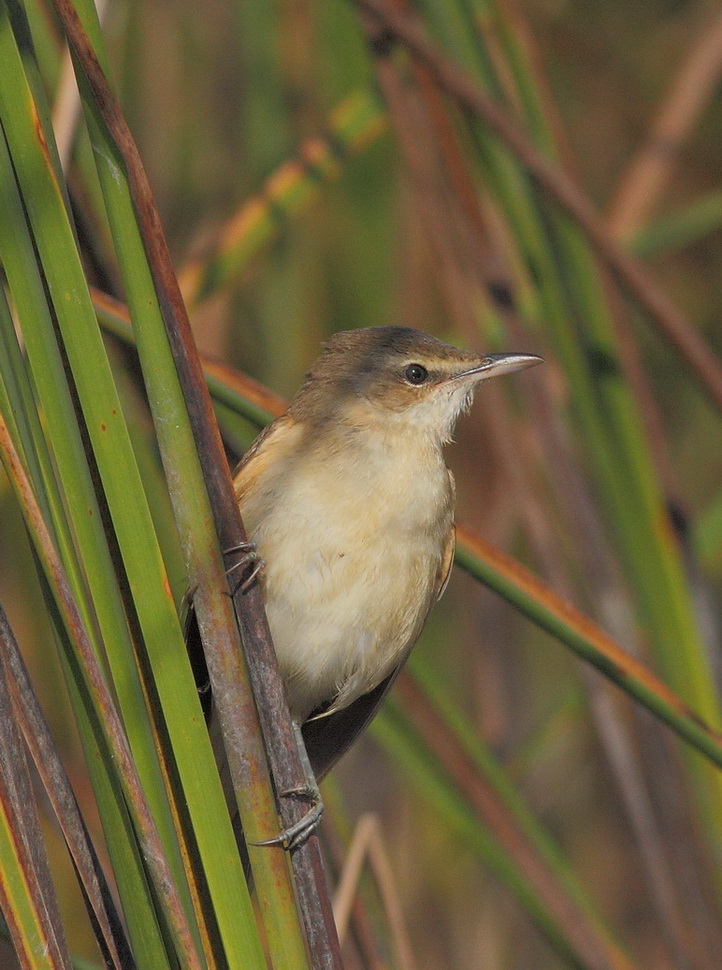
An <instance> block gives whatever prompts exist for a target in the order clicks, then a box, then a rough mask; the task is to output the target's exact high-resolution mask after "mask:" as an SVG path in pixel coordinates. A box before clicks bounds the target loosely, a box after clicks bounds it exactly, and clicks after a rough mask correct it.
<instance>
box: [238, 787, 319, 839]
mask: <svg viewBox="0 0 722 970" xmlns="http://www.w3.org/2000/svg"><path fill="white" fill-rule="evenodd" d="M281 798H306V799H308V800H309V801H310V803H311V804H310V806H309V809H308V811H307V812H306V813H305V815H303V816H302V818H300V819H299V820H298V821H297V822H294V823H293V825H289V826H288V828H287V829H284V830H283V832H279V834H278V835H275V836H274V837H273V838H272V839H264V840H263V842H254V843H253V845H282V846H283V848H284V849H288V850H290V849H297V848H298V847H299V846H300V845H303V843H304V842H305V841H306V839H308V838H309V836H311V835H313V833H314V832H315V831H316V828H317V827H318V823H319V822H320V821H321V816H322V815H323V802H322V801H321V793H320V791H319V790H318V786H317V785H315V784H314V785H313V787H309V786H307V785H301V786H299V787H298V788H289V789H288V791H284V792H281Z"/></svg>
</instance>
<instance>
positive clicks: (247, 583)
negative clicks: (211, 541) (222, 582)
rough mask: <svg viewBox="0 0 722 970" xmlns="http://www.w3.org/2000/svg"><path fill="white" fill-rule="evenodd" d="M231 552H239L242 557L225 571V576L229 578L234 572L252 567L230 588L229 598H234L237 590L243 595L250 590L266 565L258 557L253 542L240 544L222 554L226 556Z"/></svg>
mask: <svg viewBox="0 0 722 970" xmlns="http://www.w3.org/2000/svg"><path fill="white" fill-rule="evenodd" d="M232 552H241V553H243V555H242V556H241V557H240V559H239V560H238V561H237V562H235V563H234V564H233V565H232V566H231V568H230V569H227V570H226V576H230V575H231V573H234V572H236V570H239V569H240V570H244V569H246V567H247V566H252V567H253V568H252V569H251V571H250V572H249V574H248V575H247V576H244V577H243V579H242V580H241V581H240V583H237V584H236V585H235V586H234V587H233V588H232V590H231V596H235V595H236V593H237V592H238V590H240V591H241V592H242V593H245V592H247V591H248V590H249V589H250V588H251V586H252V585H253V583H254V582H255V580H256V578H257V576H258V574H259V573H260V572H261V570H262V569H263V567H264V566H265V565H266V563H265V561H264V560H263V559H261V558H260V556H259V555H258V551H257V549H256V543H255V542H241V543H239V544H238V545H237V546H232V547H231V548H230V549H226V550H224V553H223V554H224V555H226V556H227V555H228V554H229V553H232Z"/></svg>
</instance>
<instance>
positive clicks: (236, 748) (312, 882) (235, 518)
mask: <svg viewBox="0 0 722 970" xmlns="http://www.w3.org/2000/svg"><path fill="white" fill-rule="evenodd" d="M53 3H54V7H55V10H56V12H57V14H58V17H59V19H60V21H61V23H62V25H63V29H64V31H65V33H66V36H67V39H68V43H69V46H70V48H71V50H72V52H73V55H74V57H75V59H76V61H77V63H78V64H79V65H80V68H81V70H82V72H83V74H84V76H85V79H86V81H87V84H88V87H89V89H90V91H91V94H92V96H93V100H94V103H95V106H96V108H97V111H98V112H99V114H100V117H101V118H102V121H103V123H104V125H105V126H106V128H107V131H108V133H109V135H110V137H111V139H112V140H113V142H114V143H115V145H116V147H117V149H118V151H119V153H120V155H121V157H122V159H123V163H124V165H125V169H126V174H127V177H128V185H129V189H130V193H131V197H132V200H133V205H134V207H135V211H136V216H137V219H138V226H139V229H140V232H141V236H142V240H143V246H144V249H145V253H146V257H147V260H148V265H149V268H150V271H151V274H152V278H153V282H154V286H155V290H156V294H157V297H158V303H159V308H160V312H161V315H162V318H163V322H164V325H165V328H166V333H167V336H168V342H169V345H170V349H171V353H172V355H173V359H174V361H175V365H176V368H177V371H178V378H179V381H180V384H181V386H182V388H183V392H184V395H185V399H186V403H187V407H188V415H189V420H190V424H191V426H192V430H193V435H194V438H195V442H196V447H197V450H198V454H199V458H200V461H201V465H202V467H203V469H204V474H205V480H206V488H207V491H208V498H209V501H210V505H211V509H212V513H213V517H214V522H215V527H216V531H217V534H218V540H219V543H220V547H221V549H222V550H224V551H225V550H229V551H228V552H224V558H225V565H226V569H227V570H229V571H230V570H232V569H233V567H234V566H235V565H237V564H238V562H239V559H240V557H241V555H242V553H241V552H240V551H239V549H240V548H241V547H242V545H243V543H245V542H246V534H245V530H244V527H243V523H242V521H241V517H240V513H239V510H238V506H237V503H236V501H235V499H234V495H233V488H232V483H231V477H230V472H229V469H228V465H227V462H226V459H225V455H224V452H223V447H222V443H221V439H220V435H219V432H218V426H217V424H216V422H215V418H214V416H213V410H212V407H211V402H210V397H209V394H208V391H207V389H206V385H205V381H204V379H203V372H202V369H201V365H200V361H199V359H198V353H197V351H196V347H195V343H194V341H193V336H192V333H191V328H190V322H189V320H188V314H187V311H186V308H185V305H184V303H183V299H182V296H181V292H180V288H179V286H178V281H177V279H176V276H175V273H174V271H173V266H172V262H171V258H170V253H169V250H168V246H167V243H166V240H165V235H164V233H163V228H162V225H161V222H160V218H159V216H158V212H157V209H156V206H155V202H154V200H153V195H152V192H151V188H150V183H149V181H148V178H147V175H146V173H145V169H144V167H143V164H142V161H141V158H140V155H139V153H138V149H137V146H136V144H135V141H134V139H133V137H132V135H131V133H130V129H129V128H128V125H127V123H126V121H125V119H124V117H123V115H122V112H121V110H120V106H119V104H118V102H117V100H116V98H115V96H114V94H113V92H112V90H111V88H110V85H109V84H108V81H107V79H106V77H105V75H104V73H103V70H102V68H101V66H100V63H99V61H98V59H97V57H96V54H95V52H94V50H93V47H92V44H91V42H90V40H89V38H88V36H87V34H86V32H85V30H84V28H83V26H82V23H81V21H80V19H79V17H78V14H77V12H76V10H75V8H74V7H73V5H72V3H71V2H70V0H53ZM199 606H200V604H199ZM234 606H235V610H236V615H237V618H238V624H239V628H240V632H241V639H242V641H243V644H244V649H245V655H246V660H247V663H248V670H249V674H250V679H251V685H252V689H253V693H254V696H255V699H256V705H257V708H258V711H259V715H260V720H261V728H262V732H263V736H264V739H265V743H266V750H267V754H268V757H269V762H270V765H271V770H272V772H273V773H274V775H275V781H276V790H278V791H285V790H289V789H293V788H297V787H298V786H299V784H301V783H302V782H301V781H300V780H301V779H302V778H303V770H302V767H301V764H300V759H299V756H298V751H297V748H296V743H295V738H294V734H293V729H292V727H291V722H290V716H289V714H288V707H287V704H286V701H285V695H284V691H283V685H282V682H281V678H280V674H279V672H278V665H277V663H276V657H275V652H274V649H273V644H272V642H271V636H270V633H269V630H268V623H267V621H266V617H265V611H264V608H263V601H262V597H261V592H260V589H259V588H258V587H257V586H256V587H254V588H252V589H251V590H250V591H248V592H247V593H246V594H245V595H244V594H243V593H242V592H241V590H240V589H239V590H238V591H237V592H236V594H235V595H234ZM207 646H208V650H207V657H206V659H207V662H208V669H209V673H210V676H211V682H212V686H213V696H214V701H215V704H216V706H217V709H218V714H219V717H220V721H221V725H222V729H223V736H224V741H225V743H226V754H227V757H228V762H229V767H230V770H231V775H232V777H233V779H234V787H235V788H236V790H239V787H240V786H239V782H240V780H241V779H243V778H244V777H247V759H248V757H249V753H250V752H251V751H252V750H253V746H252V745H251V744H245V743H244V737H245V734H244V732H246V731H247V730H248V731H251V730H252V728H251V727H250V726H249V725H245V724H243V725H241V724H238V723H237V722H238V718H237V716H236V712H237V711H238V710H239V708H241V709H243V708H245V707H246V706H247V705H246V704H245V703H244V701H245V690H244V688H243V686H242V685H241V684H240V682H239V681H238V680H237V679H236V677H234V676H233V673H234V672H237V671H238V667H239V653H238V650H237V644H234V643H233V642H231V641H224V640H223V638H218V639H217V640H216V641H215V642H214V643H213V644H208V645H207ZM229 742H230V743H229ZM258 774H262V769H261V767H260V766H259V768H258ZM280 808H281V815H282V818H283V824H284V825H285V826H289V825H291V824H293V823H294V822H295V821H297V819H298V818H299V817H300V815H302V814H303V811H304V809H303V806H302V805H300V804H298V803H297V802H296V800H294V799H284V800H282V803H281V806H280ZM293 865H294V873H295V877H296V887H297V898H298V901H299V906H300V909H301V912H302V914H303V920H304V924H305V929H306V934H307V938H308V941H309V946H310V948H311V953H312V959H313V961H314V967H324V968H329V970H330V968H334V967H340V966H341V959H340V953H339V948H338V940H337V937H336V931H335V926H334V924H333V919H332V917H331V915H330V914H331V907H330V902H329V901H328V894H327V892H326V887H325V882H324V878H323V864H322V860H321V856H320V848H319V845H318V840H317V838H316V837H315V836H313V837H311V838H310V839H309V840H308V841H307V842H306V843H305V845H303V846H302V847H300V848H299V849H297V850H295V851H294V853H293Z"/></svg>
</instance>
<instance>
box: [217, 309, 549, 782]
mask: <svg viewBox="0 0 722 970" xmlns="http://www.w3.org/2000/svg"><path fill="white" fill-rule="evenodd" d="M539 361H540V358H539V357H536V356H533V355H530V354H491V355H488V356H483V357H480V356H477V355H475V354H471V353H468V352H467V351H464V350H459V349H457V348H456V347H451V346H449V345H448V344H445V343H442V342H441V341H440V340H437V339H435V338H434V337H430V336H428V335H427V334H424V333H421V332H419V331H416V330H411V329H407V328H402V327H371V328H368V329H363V330H354V331H349V332H345V333H337V334H336V335H335V336H334V337H332V338H331V340H329V342H328V343H327V344H326V346H325V349H324V351H323V353H322V354H321V356H320V357H319V358H318V359H317V360H316V362H315V363H314V364H313V366H312V368H311V371H310V373H309V374H308V376H307V377H306V380H305V382H304V384H303V386H302V387H301V389H300V391H299V392H298V393H297V395H296V397H295V398H294V399H293V401H292V402H291V404H290V406H289V408H288V410H287V411H286V412H285V413H284V414H283V415H282V416H281V417H279V418H278V419H277V420H276V421H274V422H273V423H272V424H271V425H270V426H269V427H268V428H266V430H265V431H264V432H262V434H261V435H259V437H258V438H257V439H256V441H255V443H254V444H253V446H252V447H251V448H250V450H249V451H248V452H247V454H246V455H245V457H244V459H243V461H242V462H241V464H240V467H239V469H238V471H237V474H236V477H235V489H236V495H237V496H238V502H239V506H240V510H241V515H242V517H243V521H244V523H245V526H246V531H247V533H248V535H249V538H250V539H251V540H252V541H253V543H255V546H256V549H257V554H258V557H259V558H260V559H261V560H262V562H263V567H262V569H261V571H260V582H261V584H262V588H263V591H264V596H265V603H266V611H267V614H268V622H269V626H270V629H271V634H272V636H273V642H274V644H275V648H276V653H277V655H278V663H279V666H280V670H281V674H282V676H283V679H284V682H285V686H286V691H287V696H288V703H289V706H290V709H291V714H292V716H293V718H294V720H295V721H296V723H297V724H299V725H304V724H305V727H304V731H303V733H304V738H305V741H306V746H307V749H308V754H309V757H310V760H311V764H312V766H313V768H314V771H315V773H316V776H317V778H319V780H320V778H321V777H322V776H323V775H324V774H325V773H326V772H327V771H328V770H329V768H330V767H331V766H332V765H333V764H334V763H335V761H336V760H337V759H338V758H339V757H340V755H341V754H343V753H344V752H345V751H346V749H347V748H348V747H349V746H350V744H352V743H353V741H354V740H355V738H356V736H357V735H358V733H359V732H360V731H361V730H362V729H363V727H364V726H365V724H366V723H367V722H368V720H370V718H371V717H372V716H373V714H374V712H375V710H376V708H377V706H378V704H379V702H380V700H381V698H382V697H383V695H384V693H385V692H386V690H387V689H388V687H389V685H390V684H391V682H392V681H393V678H394V676H395V674H396V672H397V671H398V670H399V668H400V667H401V665H402V664H403V662H404V660H405V659H406V657H407V656H408V654H409V652H410V650H411V648H412V647H413V645H414V643H415V642H416V640H417V638H418V636H419V634H420V633H421V630H422V627H423V625H424V622H425V620H426V617H427V616H428V614H429V611H430V609H431V607H432V606H433V604H434V603H435V602H436V600H437V599H438V598H439V596H441V594H442V593H443V591H444V589H445V587H446V583H447V580H448V578H449V572H450V569H451V564H452V560H453V557H454V480H453V477H452V475H451V472H450V471H449V469H448V468H447V467H446V464H445V462H444V456H443V446H444V444H446V443H447V442H448V441H449V440H450V438H451V435H452V432H453V430H454V425H455V423H456V420H457V418H458V417H459V415H460V414H461V413H462V411H464V410H466V409H468V407H469V406H470V404H471V401H472V398H473V395H474V391H475V390H476V387H477V385H478V384H479V383H481V381H483V380H486V378H488V377H495V376H497V375H499V374H509V373H512V372H514V371H517V370H521V369H523V368H525V367H530V366H531V365H533V364H536V363H538V362H539Z"/></svg>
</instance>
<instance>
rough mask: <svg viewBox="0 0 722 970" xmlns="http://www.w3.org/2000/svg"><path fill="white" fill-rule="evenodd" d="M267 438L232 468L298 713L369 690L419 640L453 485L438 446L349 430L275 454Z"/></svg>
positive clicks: (341, 703)
mask: <svg viewBox="0 0 722 970" xmlns="http://www.w3.org/2000/svg"><path fill="white" fill-rule="evenodd" d="M272 437H273V436H271V438H270V439H268V444H271V445H272V448H271V449H270V450H271V451H273V450H274V448H275V447H278V448H279V451H280V446H279V445H274V443H273V442H272ZM292 437H293V435H289V440H290V438H292ZM264 444H265V443H264ZM264 450H265V448H262V449H259V452H258V453H257V455H256V456H255V458H254V459H253V460H252V461H251V462H250V463H249V465H248V466H247V469H245V470H244V471H242V473H241V475H240V476H239V479H240V481H239V484H240V486H241V487H240V488H239V492H240V505H241V513H242V515H243V518H244V521H245V523H246V527H247V529H248V532H249V535H250V536H251V538H252V539H253V540H254V541H255V542H256V544H257V546H258V551H259V554H260V555H261V556H262V558H263V559H264V560H265V563H266V566H265V569H264V575H263V582H264V589H265V595H266V609H267V613H268V620H269V625H270V628H271V633H272V635H273V639H274V643H275V646H276V653H277V654H278V659H279V664H280V667H281V672H282V674H283V676H284V680H285V682H286V687H287V691H288V696H289V703H290V705H291V709H292V713H293V714H294V716H295V717H296V718H298V719H299V720H303V719H305V718H306V717H307V716H308V715H309V714H310V713H311V712H312V711H313V710H315V709H317V708H318V707H319V706H321V705H323V704H327V703H331V704H332V705H333V707H334V708H341V707H345V706H346V705H348V704H350V703H351V702H352V701H354V700H355V699H356V698H357V697H359V696H360V695H361V694H364V693H366V692H367V691H369V690H372V689H373V688H374V687H375V686H376V685H377V684H379V683H380V682H381V681H382V680H383V679H384V678H385V677H386V676H387V675H388V674H389V673H390V672H391V671H392V670H393V669H394V668H395V667H396V666H397V664H398V663H399V662H400V661H401V660H402V659H403V657H404V656H405V654H406V652H407V651H408V650H409V649H410V647H411V646H412V645H413V643H414V642H415V640H416V638H417V637H418V634H419V632H420V630H421V626H422V625H423V622H424V620H425V618H426V615H427V613H428V610H429V608H430V606H431V604H432V602H433V601H434V600H435V597H436V594H437V592H438V584H439V575H440V570H441V566H442V560H443V558H444V555H445V551H446V550H447V547H448V538H449V533H450V530H451V529H452V527H453V508H452V506H453V488H452V485H451V481H450V477H449V473H448V471H447V469H446V467H445V465H444V462H443V458H442V456H441V454H440V452H439V451H438V450H436V452H435V453H434V454H429V455H419V454H418V451H417V448H416V447H415V446H414V447H405V446H402V447H400V448H396V449H395V451H394V452H393V453H392V454H389V453H388V452H386V451H385V449H384V448H383V442H378V441H377V442H376V443H375V444H374V445H372V446H371V447H367V446H366V445H365V444H364V443H363V441H355V442H354V444H353V447H349V448H348V449H345V450H344V452H343V453H339V454H335V455H333V456H326V460H324V459H323V458H322V456H320V455H318V454H313V452H311V453H310V454H309V453H304V454H301V455H296V457H294V458H291V460H289V461H280V462H279V461H269V460H268V459H267V456H266V455H264V454H263V451H264ZM294 454H295V448H294ZM277 457H278V456H277ZM287 457H289V456H288V455H287ZM259 458H260V459H261V460H260V461H259V462H258V468H254V467H253V466H254V465H255V464H256V462H257V461H258V459H259ZM421 471H423V474H421V473H420V472H421ZM244 473H245V476H246V487H243V477H244Z"/></svg>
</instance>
